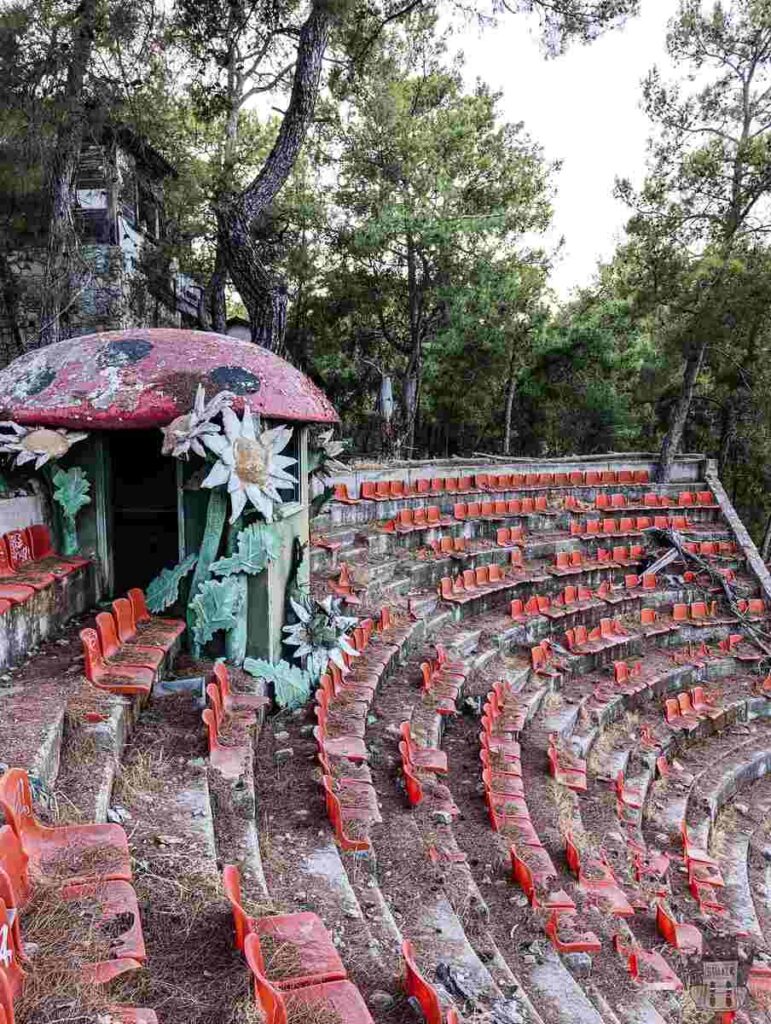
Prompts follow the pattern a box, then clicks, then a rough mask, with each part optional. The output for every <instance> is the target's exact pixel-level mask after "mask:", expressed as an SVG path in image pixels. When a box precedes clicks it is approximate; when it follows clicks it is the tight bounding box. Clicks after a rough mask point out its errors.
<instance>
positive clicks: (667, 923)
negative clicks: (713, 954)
mask: <svg viewBox="0 0 771 1024" xmlns="http://www.w3.org/2000/svg"><path fill="white" fill-rule="evenodd" d="M656 928H657V929H658V932H659V935H661V937H662V938H663V939H664V940H665V941H666V942H667V943H668V944H669V945H670V946H674V948H675V949H679V950H680V952H681V953H684V954H685V955H686V956H701V953H702V937H701V932H700V931H699V929H698V928H697V927H696V925H693V924H680V923H679V922H678V921H676V920H675V917H674V915H673V914H672V912H671V910H670V909H669V907H668V906H667V905H666V903H665V902H664V901H663V900H657V902H656Z"/></svg>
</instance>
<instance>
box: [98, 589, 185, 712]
mask: <svg viewBox="0 0 771 1024" xmlns="http://www.w3.org/2000/svg"><path fill="white" fill-rule="evenodd" d="M184 631H185V623H184V621H183V620H182V619H166V618H160V617H159V616H157V615H151V614H150V612H149V611H148V610H147V604H146V602H145V595H144V593H143V592H142V591H141V590H140V589H139V588H138V587H136V588H133V589H132V590H129V592H128V595H127V596H126V597H119V598H117V599H116V600H115V601H113V603H112V614H111V613H109V612H100V613H99V614H98V615H97V616H96V629H91V628H89V629H82V630H81V631H80V639H81V642H82V644H83V659H84V672H85V676H86V679H88V681H89V682H90V683H93V685H94V686H97V687H99V688H100V689H104V690H110V691H111V692H112V693H119V694H124V695H127V696H134V695H136V696H140V697H147V696H148V695H149V693H150V690H151V689H152V685H153V683H154V682H155V680H156V679H157V678H158V677H159V673H160V670H161V667H162V665H163V664H164V661H165V659H166V657H167V656H168V655H169V654H170V652H171V651H172V649H173V647H174V645H175V644H176V642H177V640H178V638H179V637H180V636H181V635H182V633H184Z"/></svg>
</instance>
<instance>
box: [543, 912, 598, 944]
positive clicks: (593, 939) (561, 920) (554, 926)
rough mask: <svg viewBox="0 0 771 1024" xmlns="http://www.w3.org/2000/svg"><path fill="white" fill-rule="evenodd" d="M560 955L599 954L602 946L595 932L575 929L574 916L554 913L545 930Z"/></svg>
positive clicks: (550, 916) (549, 918)
mask: <svg viewBox="0 0 771 1024" xmlns="http://www.w3.org/2000/svg"><path fill="white" fill-rule="evenodd" d="M543 930H544V931H545V932H546V934H547V935H548V937H549V939H550V940H551V943H552V945H553V946H554V948H555V949H556V950H557V952H558V953H599V952H600V950H601V949H602V944H601V943H600V940H599V939H598V938H597V936H596V935H595V934H594V932H591V931H585V932H582V931H579V930H578V929H576V928H574V927H573V915H572V914H568V913H564V912H563V913H560V912H559V911H556V910H555V911H552V913H551V914H550V915H549V917H548V919H547V921H546V924H545V925H544V929H543Z"/></svg>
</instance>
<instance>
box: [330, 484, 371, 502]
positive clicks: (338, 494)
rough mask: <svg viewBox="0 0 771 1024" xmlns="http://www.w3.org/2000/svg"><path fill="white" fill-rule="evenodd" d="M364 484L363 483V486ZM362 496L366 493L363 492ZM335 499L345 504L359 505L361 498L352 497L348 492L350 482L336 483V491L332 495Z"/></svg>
mask: <svg viewBox="0 0 771 1024" xmlns="http://www.w3.org/2000/svg"><path fill="white" fill-rule="evenodd" d="M363 486H364V485H363V484H362V487H363ZM362 497H364V495H363V494H362ZM332 500H333V501H339V502H341V503H342V504H343V505H358V504H359V498H352V497H351V496H350V494H349V493H348V484H335V491H334V494H333V495H332Z"/></svg>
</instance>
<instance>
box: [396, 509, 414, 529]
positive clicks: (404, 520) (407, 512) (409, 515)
mask: <svg viewBox="0 0 771 1024" xmlns="http://www.w3.org/2000/svg"><path fill="white" fill-rule="evenodd" d="M412 520H413V511H412V509H411V508H400V509H399V511H398V513H397V515H396V521H397V522H398V524H399V525H400V526H410V525H411V524H412Z"/></svg>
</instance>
